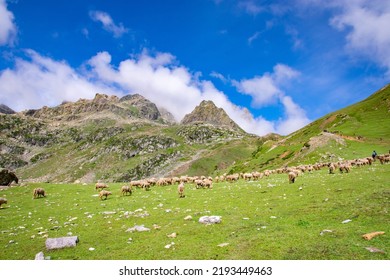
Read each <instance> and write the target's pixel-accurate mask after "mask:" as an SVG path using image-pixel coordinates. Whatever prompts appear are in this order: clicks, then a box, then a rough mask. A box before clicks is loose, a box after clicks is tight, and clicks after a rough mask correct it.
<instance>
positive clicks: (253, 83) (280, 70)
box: [233, 64, 299, 108]
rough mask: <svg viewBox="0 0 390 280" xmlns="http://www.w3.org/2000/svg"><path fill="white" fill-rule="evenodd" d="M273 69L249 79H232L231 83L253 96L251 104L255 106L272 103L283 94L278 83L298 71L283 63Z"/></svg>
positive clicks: (285, 81)
mask: <svg viewBox="0 0 390 280" xmlns="http://www.w3.org/2000/svg"><path fill="white" fill-rule="evenodd" d="M273 70H274V72H273V73H265V74H264V75H262V76H256V77H254V78H251V79H243V80H241V81H233V85H234V86H235V87H236V88H237V90H238V91H239V92H241V93H243V94H246V95H250V96H251V97H252V98H253V99H252V106H253V107H255V108H261V107H264V106H266V105H270V104H274V103H275V102H277V101H278V100H279V99H280V96H281V94H283V92H282V91H281V90H280V88H279V85H283V84H285V83H287V82H288V80H290V79H292V78H295V77H297V76H298V75H299V72H297V71H295V70H294V69H292V68H290V67H288V66H287V65H284V64H277V65H276V66H275V67H274V69H273Z"/></svg>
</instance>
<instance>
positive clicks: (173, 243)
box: [164, 242, 175, 249]
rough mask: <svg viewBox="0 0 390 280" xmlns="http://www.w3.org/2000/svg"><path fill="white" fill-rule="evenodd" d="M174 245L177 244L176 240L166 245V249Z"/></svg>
mask: <svg viewBox="0 0 390 280" xmlns="http://www.w3.org/2000/svg"><path fill="white" fill-rule="evenodd" d="M173 245H175V242H171V243H170V244H168V245H165V246H164V248H165V249H169V248H171V247H172V246H173Z"/></svg>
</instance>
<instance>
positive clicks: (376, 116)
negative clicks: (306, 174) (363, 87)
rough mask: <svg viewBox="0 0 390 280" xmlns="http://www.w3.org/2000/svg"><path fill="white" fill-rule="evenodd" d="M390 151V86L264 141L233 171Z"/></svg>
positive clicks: (234, 167) (332, 159) (350, 157)
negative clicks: (279, 136)
mask: <svg viewBox="0 0 390 280" xmlns="http://www.w3.org/2000/svg"><path fill="white" fill-rule="evenodd" d="M389 149H390V85H387V86H385V87H383V88H382V89H380V90H379V91H377V92H375V93H374V94H372V95H371V96H369V97H368V98H366V99H365V100H362V101H360V102H358V103H355V104H353V105H351V106H348V107H346V108H343V109H341V110H338V111H335V112H333V113H330V114H327V115H326V116H324V117H322V118H319V119H318V120H316V121H314V122H312V123H310V124H308V125H307V126H305V127H303V128H301V129H299V130H298V131H295V132H293V133H291V134H290V135H288V136H286V137H283V138H282V139H278V140H269V141H262V143H261V145H259V146H258V147H257V150H256V152H254V154H253V157H252V158H250V159H248V160H247V161H243V162H239V163H236V164H235V165H234V166H233V167H232V169H231V170H234V171H240V170H247V169H251V168H255V169H267V168H273V167H280V166H285V165H299V164H302V163H314V162H328V161H337V160H341V159H353V158H358V157H366V156H371V153H372V151H373V150H376V151H377V152H378V153H387V152H388V151H389Z"/></svg>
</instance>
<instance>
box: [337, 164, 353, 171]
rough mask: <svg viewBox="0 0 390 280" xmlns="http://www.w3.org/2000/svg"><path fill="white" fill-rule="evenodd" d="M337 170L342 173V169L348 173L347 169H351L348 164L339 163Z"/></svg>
mask: <svg viewBox="0 0 390 280" xmlns="http://www.w3.org/2000/svg"><path fill="white" fill-rule="evenodd" d="M339 170H340V172H341V173H343V172H344V171H345V172H346V173H349V171H351V168H350V167H349V165H348V164H340V167H339Z"/></svg>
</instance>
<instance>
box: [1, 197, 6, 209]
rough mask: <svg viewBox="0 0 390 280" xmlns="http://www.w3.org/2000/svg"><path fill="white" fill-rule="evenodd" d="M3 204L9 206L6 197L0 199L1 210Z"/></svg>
mask: <svg viewBox="0 0 390 280" xmlns="http://www.w3.org/2000/svg"><path fill="white" fill-rule="evenodd" d="M3 204H7V199H6V198H4V197H0V208H2V205H3Z"/></svg>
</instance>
